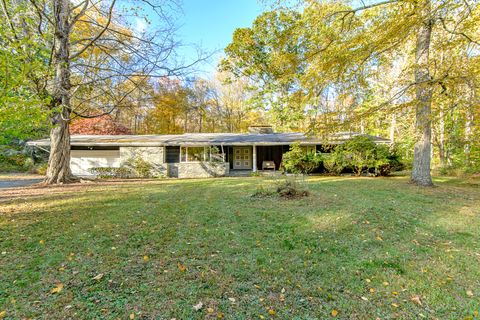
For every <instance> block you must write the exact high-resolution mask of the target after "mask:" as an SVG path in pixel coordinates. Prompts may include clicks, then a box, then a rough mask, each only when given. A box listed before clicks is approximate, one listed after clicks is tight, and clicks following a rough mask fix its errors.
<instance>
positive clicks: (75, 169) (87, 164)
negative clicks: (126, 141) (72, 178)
mask: <svg viewBox="0 0 480 320" xmlns="http://www.w3.org/2000/svg"><path fill="white" fill-rule="evenodd" d="M95 167H117V168H118V167H120V151H119V150H72V151H71V152H70V168H71V169H72V173H73V174H74V175H77V176H91V175H92V173H91V172H90V171H89V169H90V168H95Z"/></svg>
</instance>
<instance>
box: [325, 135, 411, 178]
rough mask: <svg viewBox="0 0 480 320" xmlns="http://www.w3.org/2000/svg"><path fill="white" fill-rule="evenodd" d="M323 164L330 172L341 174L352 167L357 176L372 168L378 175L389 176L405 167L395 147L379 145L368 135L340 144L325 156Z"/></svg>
mask: <svg viewBox="0 0 480 320" xmlns="http://www.w3.org/2000/svg"><path fill="white" fill-rule="evenodd" d="M323 165H324V167H325V169H326V170H327V171H328V172H329V173H333V174H340V173H341V172H342V171H344V170H346V169H352V170H353V172H354V173H355V174H356V175H357V176H360V175H361V174H362V173H369V172H370V171H371V170H373V171H374V175H376V176H378V175H381V176H387V175H389V174H390V173H391V172H392V171H395V170H401V169H402V167H403V166H402V164H401V162H400V159H399V157H398V156H397V154H396V152H395V150H394V149H390V148H389V147H388V146H386V145H378V144H376V143H375V142H374V141H373V140H372V139H371V138H370V137H368V136H356V137H353V138H351V139H349V140H347V141H346V142H345V143H344V144H341V145H338V146H337V147H336V148H335V149H334V151H333V152H332V153H331V154H329V155H327V156H325V160H324V162H323Z"/></svg>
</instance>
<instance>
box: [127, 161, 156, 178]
mask: <svg viewBox="0 0 480 320" xmlns="http://www.w3.org/2000/svg"><path fill="white" fill-rule="evenodd" d="M123 166H125V167H126V168H129V169H130V171H131V172H132V174H133V175H134V176H136V177H141V178H150V177H152V176H153V165H152V164H151V163H150V162H148V161H145V160H143V159H142V158H140V157H136V158H130V159H128V160H127V161H126V162H125V164H124V165H123Z"/></svg>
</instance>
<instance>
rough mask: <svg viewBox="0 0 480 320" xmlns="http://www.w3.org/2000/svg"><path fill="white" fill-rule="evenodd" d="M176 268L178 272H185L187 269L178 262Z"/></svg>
mask: <svg viewBox="0 0 480 320" xmlns="http://www.w3.org/2000/svg"><path fill="white" fill-rule="evenodd" d="M177 267H178V270H180V272H185V271H186V270H187V267H186V266H184V265H183V264H181V263H180V262H179V263H178V264H177Z"/></svg>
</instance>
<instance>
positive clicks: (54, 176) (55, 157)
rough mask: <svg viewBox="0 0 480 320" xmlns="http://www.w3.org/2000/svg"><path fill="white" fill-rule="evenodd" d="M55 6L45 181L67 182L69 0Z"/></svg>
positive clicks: (68, 179) (69, 172)
mask: <svg viewBox="0 0 480 320" xmlns="http://www.w3.org/2000/svg"><path fill="white" fill-rule="evenodd" d="M54 3H55V5H54V8H55V12H54V14H55V25H56V30H55V44H56V46H55V57H54V58H55V59H54V64H55V66H56V70H55V81H54V89H53V107H54V110H53V114H52V116H51V122H52V125H53V128H52V130H51V131H50V157H49V159H48V169H47V175H46V178H45V183H46V184H55V183H67V182H70V181H71V180H72V172H71V171H70V133H69V121H70V87H71V86H70V66H69V62H70V60H69V54H70V50H69V38H70V26H69V22H68V17H69V11H70V9H69V1H68V0H54Z"/></svg>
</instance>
